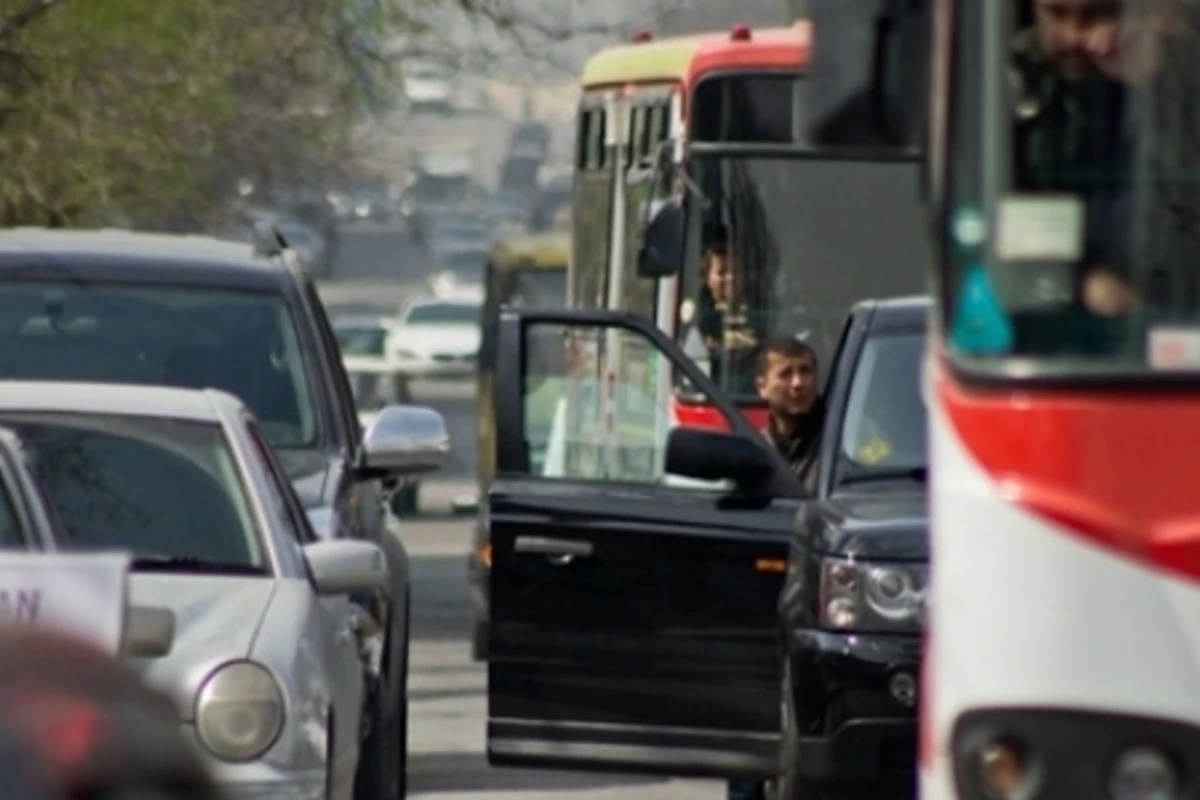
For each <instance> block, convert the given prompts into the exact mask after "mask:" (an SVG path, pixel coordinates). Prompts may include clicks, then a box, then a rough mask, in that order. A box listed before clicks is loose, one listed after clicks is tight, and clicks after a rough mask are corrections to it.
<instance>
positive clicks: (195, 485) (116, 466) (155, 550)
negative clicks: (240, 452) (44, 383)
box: [2, 414, 265, 566]
mask: <svg viewBox="0 0 1200 800" xmlns="http://www.w3.org/2000/svg"><path fill="white" fill-rule="evenodd" d="M2 422H3V424H4V425H6V426H7V427H9V428H10V429H11V430H13V431H14V432H15V433H16V434H17V435H18V436H19V437H20V439H21V441H22V443H23V444H24V446H25V448H26V451H27V453H28V456H29V459H30V462H31V466H32V469H33V472H34V474H35V476H36V477H37V479H38V480H39V481H40V482H41V485H42V486H43V488H44V489H45V491H46V494H47V496H48V498H49V501H50V505H51V506H52V507H53V509H54V511H55V513H56V515H57V516H58V518H59V521H60V523H61V525H62V528H63V532H64V534H65V535H66V537H67V539H68V541H69V543H70V545H71V546H72V547H74V548H77V549H80V550H98V549H99V550H103V549H122V550H124V549H128V550H132V551H133V553H134V555H135V556H148V557H159V556H162V557H168V558H198V559H203V560H206V561H216V562H221V563H227V564H239V565H245V566H261V565H263V563H264V559H265V557H264V554H263V549H262V545H261V542H260V540H259V538H258V529H257V527H256V526H255V524H254V521H253V517H252V516H251V514H250V510H249V508H250V504H249V503H248V502H247V498H246V491H245V488H244V485H243V483H242V480H241V477H240V473H239V471H238V467H237V463H236V461H235V460H234V457H233V454H232V452H231V451H230V447H229V442H228V440H227V439H226V438H225V435H224V433H223V432H222V430H221V428H220V427H218V426H217V425H215V424H211V423H199V422H190V421H181V420H171V419H158V418H146V417H131V416H115V415H77V414H5V415H4V417H3V420H2Z"/></svg>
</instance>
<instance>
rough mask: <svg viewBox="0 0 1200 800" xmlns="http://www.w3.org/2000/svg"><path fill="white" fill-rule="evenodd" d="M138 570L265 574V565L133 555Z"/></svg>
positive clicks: (185, 557) (134, 567) (186, 557)
mask: <svg viewBox="0 0 1200 800" xmlns="http://www.w3.org/2000/svg"><path fill="white" fill-rule="evenodd" d="M130 566H131V567H132V568H133V569H134V570H137V571H140V572H196V573H213V574H219V575H266V574H267V570H266V568H265V567H261V566H256V565H254V564H241V563H237V562H233V561H218V560H216V559H211V558H199V557H197V556H164V555H146V556H135V557H134V559H133V561H132V563H131V565H130Z"/></svg>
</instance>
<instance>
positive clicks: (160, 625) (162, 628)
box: [121, 606, 175, 658]
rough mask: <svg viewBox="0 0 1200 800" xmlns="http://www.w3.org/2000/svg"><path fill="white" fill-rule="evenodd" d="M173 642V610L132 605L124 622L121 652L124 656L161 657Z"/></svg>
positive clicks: (168, 650)
mask: <svg viewBox="0 0 1200 800" xmlns="http://www.w3.org/2000/svg"><path fill="white" fill-rule="evenodd" d="M174 642H175V612H173V611H171V609H169V608H151V607H149V606H133V607H132V608H130V609H129V619H128V620H127V622H126V623H125V642H124V645H123V647H122V648H121V654H122V655H123V656H125V657H126V658H162V657H163V656H165V655H167V654H168V653H170V652H171V645H172V644H173V643H174Z"/></svg>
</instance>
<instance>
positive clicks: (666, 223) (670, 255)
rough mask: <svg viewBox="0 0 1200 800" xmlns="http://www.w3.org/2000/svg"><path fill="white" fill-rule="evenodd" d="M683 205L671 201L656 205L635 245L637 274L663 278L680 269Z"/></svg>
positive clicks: (674, 200)
mask: <svg viewBox="0 0 1200 800" xmlns="http://www.w3.org/2000/svg"><path fill="white" fill-rule="evenodd" d="M683 235H684V217H683V203H682V202H681V201H680V199H679V198H676V197H673V198H671V199H669V200H666V201H664V202H662V203H661V204H659V206H658V207H657V208H655V209H654V211H653V212H652V213H651V215H650V220H649V222H647V223H646V227H645V229H644V230H643V231H642V232H641V235H640V237H639V241H638V254H637V274H638V277H641V278H667V277H670V276H671V275H674V274H676V273H677V272H679V269H680V267H682V266H683Z"/></svg>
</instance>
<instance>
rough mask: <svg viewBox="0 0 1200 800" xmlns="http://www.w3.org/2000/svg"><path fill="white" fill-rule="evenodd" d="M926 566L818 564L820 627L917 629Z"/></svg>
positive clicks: (921, 619)
mask: <svg viewBox="0 0 1200 800" xmlns="http://www.w3.org/2000/svg"><path fill="white" fill-rule="evenodd" d="M928 585H929V567H928V566H927V565H926V564H881V563H871V562H862V561H852V560H849V559H844V558H826V559H823V560H822V561H821V593H820V603H821V609H820V618H821V625H822V627H826V628H836V629H840V630H853V631H878V632H903V631H916V630H919V629H920V627H921V624H922V623H923V622H924V619H925V598H926V594H927V593H928Z"/></svg>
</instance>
